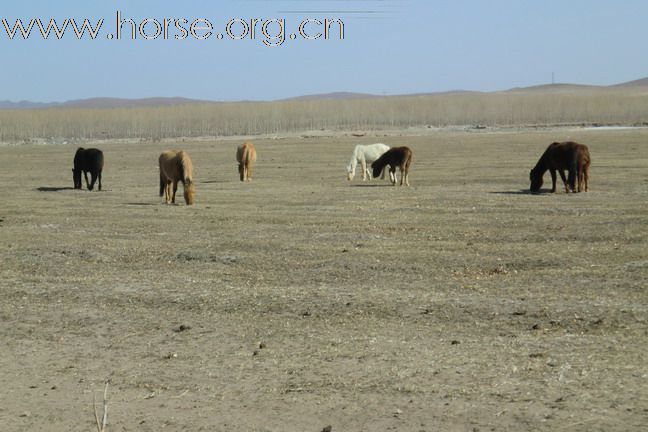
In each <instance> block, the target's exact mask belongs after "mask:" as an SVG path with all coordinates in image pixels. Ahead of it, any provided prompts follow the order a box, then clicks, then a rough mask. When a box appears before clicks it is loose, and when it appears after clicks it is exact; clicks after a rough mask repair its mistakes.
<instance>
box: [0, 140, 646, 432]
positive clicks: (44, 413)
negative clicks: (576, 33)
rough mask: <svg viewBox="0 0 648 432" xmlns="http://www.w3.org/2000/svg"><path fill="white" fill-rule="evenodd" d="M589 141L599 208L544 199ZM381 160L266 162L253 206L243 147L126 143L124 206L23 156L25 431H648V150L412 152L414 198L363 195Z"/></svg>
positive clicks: (9, 407)
mask: <svg viewBox="0 0 648 432" xmlns="http://www.w3.org/2000/svg"><path fill="white" fill-rule="evenodd" d="M568 138H571V139H575V140H578V141H581V142H583V143H585V144H588V145H589V147H590V152H591V154H592V160H593V162H592V168H591V173H590V174H591V181H590V187H591V191H590V192H588V193H581V194H565V193H564V192H562V191H561V192H559V193H556V194H549V193H544V194H540V195H530V194H528V193H526V189H528V186H529V182H528V173H529V170H530V169H531V168H532V166H533V165H534V164H535V162H536V161H537V159H538V158H539V156H540V154H541V153H542V152H543V151H544V149H545V148H546V146H547V145H548V144H549V143H551V142H552V141H554V140H565V139H568ZM376 141H377V140H376V139H375V138H368V137H364V138H351V137H339V138H331V137H314V138H309V139H303V138H302V139H300V138H289V139H278V140H258V141H256V142H255V144H256V147H257V151H258V155H259V159H258V162H257V164H256V168H255V171H254V180H253V182H252V183H250V184H243V183H241V182H239V180H238V174H237V169H236V164H235V162H234V156H235V151H236V150H235V149H236V145H238V144H239V142H237V141H235V140H227V141H209V142H204V141H201V142H188V141H187V142H179V143H150V142H148V143H144V142H142V143H130V144H128V143H110V142H108V143H105V144H102V145H101V148H102V150H103V151H104V154H105V159H106V166H105V171H104V178H103V186H104V190H103V191H101V192H97V191H93V192H88V191H87V190H83V191H77V190H72V189H71V187H72V173H71V171H70V170H71V167H72V158H73V155H74V151H75V148H76V146H73V145H21V146H3V147H0V151H1V152H2V158H0V185H2V195H3V200H2V205H1V206H0V276H1V278H0V336H1V343H2V349H1V350H0V430H2V431H39V430H42V431H90V430H96V427H95V419H94V414H93V399H94V398H95V397H96V399H97V405H100V403H101V400H102V394H103V391H104V388H105V387H104V386H105V383H106V382H107V383H109V385H108V391H107V396H108V398H107V405H108V414H107V420H108V421H107V431H110V432H112V431H159V430H170V431H180V430H186V431H282V432H283V431H299V432H303V431H312V432H320V431H322V430H323V429H324V428H325V427H327V426H329V425H330V426H331V429H332V431H333V432H335V431H390V430H393V431H415V432H421V431H506V430H510V431H531V430H535V431H538V430H539V431H563V430H564V431H634V430H645V427H646V425H647V424H648V294H647V292H646V285H647V284H646V281H647V280H648V131H647V130H625V131H615V130H606V131H598V132H589V131H577V130H558V131H543V132H534V131H522V132H513V131H511V132H505V133H462V132H452V133H450V132H435V133H431V134H429V135H427V136H387V137H384V138H381V141H383V142H385V143H386V144H388V145H392V146H396V145H408V146H410V147H411V148H412V150H413V152H414V157H413V162H412V167H411V173H410V182H411V185H412V186H411V187H410V188H404V187H403V188H401V187H391V186H389V185H388V183H387V182H386V181H380V180H378V181H376V180H374V181H371V182H364V183H363V182H362V181H361V180H360V179H359V178H358V177H356V179H355V180H354V181H353V182H348V181H347V180H346V177H345V172H344V171H345V169H344V166H345V164H346V163H347V162H348V159H349V157H350V155H351V150H352V148H353V145H355V144H358V143H364V144H368V143H371V142H376ZM173 147H175V148H184V149H186V150H188V152H189V153H190V155H191V156H192V159H193V161H194V165H195V172H194V176H195V180H196V182H197V184H196V205H194V206H191V207H187V206H185V205H184V203H181V204H179V205H175V206H171V205H165V204H163V203H162V200H161V199H160V198H159V196H158V169H157V156H158V154H159V153H160V152H161V151H162V150H164V149H166V148H173ZM548 183H550V179H549V175H548V173H547V174H546V175H545V186H544V187H545V188H547V187H548V185H547V184H548ZM560 190H561V188H559V191H560ZM179 201H180V202H182V200H181V196H179ZM99 413H101V406H99Z"/></svg>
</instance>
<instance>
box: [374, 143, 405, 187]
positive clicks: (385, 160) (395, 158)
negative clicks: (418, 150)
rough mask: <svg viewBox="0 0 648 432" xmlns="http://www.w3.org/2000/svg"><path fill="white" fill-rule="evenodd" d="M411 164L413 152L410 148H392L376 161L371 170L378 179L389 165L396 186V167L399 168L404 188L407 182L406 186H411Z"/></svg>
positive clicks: (401, 183)
mask: <svg viewBox="0 0 648 432" xmlns="http://www.w3.org/2000/svg"><path fill="white" fill-rule="evenodd" d="M411 163H412V150H410V148H409V147H392V148H390V149H389V150H387V151H386V152H385V153H383V154H382V155H381V156H380V157H379V158H378V159H376V160H375V161H374V162H373V163H372V164H371V168H372V170H373V176H374V178H376V177H379V176H380V174H381V173H382V172H383V170H384V169H385V167H386V166H387V165H389V172H390V178H391V179H392V184H393V185H394V186H396V167H398V168H399V169H400V172H401V180H400V185H401V186H403V182H405V185H406V186H409V167H410V164H411ZM392 176H393V177H392Z"/></svg>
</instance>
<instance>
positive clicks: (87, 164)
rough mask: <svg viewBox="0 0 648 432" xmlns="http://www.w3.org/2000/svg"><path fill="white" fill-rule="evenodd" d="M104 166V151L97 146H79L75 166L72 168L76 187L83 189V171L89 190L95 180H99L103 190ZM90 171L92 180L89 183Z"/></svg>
mask: <svg viewBox="0 0 648 432" xmlns="http://www.w3.org/2000/svg"><path fill="white" fill-rule="evenodd" d="M103 166H104V157H103V152H102V151H101V150H99V149H96V148H90V149H84V148H83V147H79V148H78V149H77V151H76V153H75V154H74V168H72V181H74V189H81V188H82V184H81V172H83V177H84V178H85V182H86V186H87V188H88V190H92V189H93V188H94V185H95V181H97V180H99V190H101V171H102V170H103ZM88 172H89V173H90V178H91V181H90V183H88Z"/></svg>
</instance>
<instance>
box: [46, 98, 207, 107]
mask: <svg viewBox="0 0 648 432" xmlns="http://www.w3.org/2000/svg"><path fill="white" fill-rule="evenodd" d="M193 103H210V102H209V101H204V100H199V99H188V98H182V97H152V98H143V99H123V98H108V97H103V98H90V99H78V100H71V101H67V102H63V103H60V104H58V105H56V106H59V107H64V108H129V107H132V108H135V107H148V106H169V105H185V104H193Z"/></svg>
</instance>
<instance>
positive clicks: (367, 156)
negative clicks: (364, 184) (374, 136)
mask: <svg viewBox="0 0 648 432" xmlns="http://www.w3.org/2000/svg"><path fill="white" fill-rule="evenodd" d="M387 150H389V146H386V145H385V144H381V143H378V144H369V145H357V146H355V148H354V149H353V154H352V155H351V161H349V164H348V165H347V167H346V170H347V180H349V181H351V180H353V177H355V171H356V166H358V163H360V167H361V168H362V181H365V180H367V175H368V176H369V180H371V172H370V171H369V167H368V166H367V164H371V163H372V162H374V161H375V160H377V159H378V158H379V157H380V156H382V154H383V153H385V152H386V151H387ZM382 178H383V179H384V178H385V173H384V172H383V174H382ZM389 178H390V179H391V180H392V182H393V181H394V179H393V178H392V177H391V172H390V173H389Z"/></svg>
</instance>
